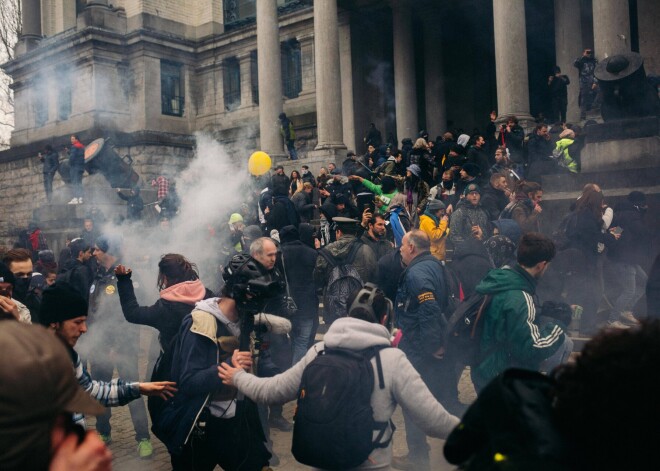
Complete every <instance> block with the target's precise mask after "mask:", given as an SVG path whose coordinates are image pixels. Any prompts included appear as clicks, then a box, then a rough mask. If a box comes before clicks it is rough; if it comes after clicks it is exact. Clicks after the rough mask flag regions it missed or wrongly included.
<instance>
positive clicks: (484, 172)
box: [467, 146, 490, 184]
mask: <svg viewBox="0 0 660 471" xmlns="http://www.w3.org/2000/svg"><path fill="white" fill-rule="evenodd" d="M467 161H468V162H472V163H473V164H476V165H478V166H479V171H480V172H481V177H480V180H481V182H482V184H486V183H487V182H488V177H490V164H489V163H488V155H487V154H486V152H485V151H484V148H483V147H481V148H479V147H476V146H472V147H470V148H469V149H468V153H467Z"/></svg>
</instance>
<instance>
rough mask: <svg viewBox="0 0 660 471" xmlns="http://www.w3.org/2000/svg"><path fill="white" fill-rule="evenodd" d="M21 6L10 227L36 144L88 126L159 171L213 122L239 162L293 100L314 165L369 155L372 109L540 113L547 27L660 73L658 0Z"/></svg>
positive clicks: (574, 44) (171, 166)
mask: <svg viewBox="0 0 660 471" xmlns="http://www.w3.org/2000/svg"><path fill="white" fill-rule="evenodd" d="M622 5H623V6H622ZM22 11H23V36H22V37H21V38H20V39H19V43H18V44H17V47H16V53H17V54H16V58H15V59H14V60H13V61H11V62H9V63H7V64H4V65H3V68H4V70H5V71H6V72H7V73H8V74H9V75H10V76H11V77H12V79H13V90H14V97H15V103H16V112H15V129H14V131H13V133H12V137H11V149H9V150H8V151H4V152H0V182H2V189H3V191H4V192H5V194H8V195H11V197H10V198H11V200H10V201H8V200H7V198H2V199H0V214H1V215H2V216H0V236H3V237H7V236H8V235H9V233H10V232H11V230H12V228H13V227H20V226H24V225H26V224H27V221H28V220H29V219H30V218H31V217H32V215H33V211H34V210H35V209H36V208H37V207H38V206H39V205H41V204H43V203H44V201H45V196H44V195H43V187H42V184H41V178H42V177H41V173H40V164H39V163H38V161H37V158H36V154H37V152H38V151H39V150H40V149H41V148H43V146H44V145H45V144H47V143H50V144H52V145H54V146H56V147H58V148H61V146H63V145H66V144H67V142H68V139H69V136H70V135H71V134H74V133H75V134H78V135H79V136H80V137H81V139H82V140H83V142H90V141H91V140H93V139H96V138H99V137H104V138H110V139H111V140H112V143H113V145H114V146H116V147H117V150H118V153H119V154H120V155H130V156H131V158H132V160H133V162H134V163H133V166H134V168H135V169H136V171H137V172H138V173H139V174H140V175H141V176H142V179H143V181H147V182H148V181H149V180H150V179H151V178H153V177H155V176H157V175H158V174H160V173H162V172H171V173H176V171H177V169H180V168H183V167H184V166H185V165H186V163H187V162H188V161H189V159H190V157H191V156H192V153H193V147H194V135H195V133H197V132H204V133H209V134H211V135H213V136H214V137H215V138H216V139H218V140H219V141H221V142H223V143H224V144H225V145H226V147H227V148H228V149H229V150H230V153H231V155H233V156H234V158H236V159H246V158H247V156H249V155H250V153H251V152H252V151H254V150H256V149H262V150H264V151H266V152H268V153H270V154H271V155H273V156H274V157H276V158H278V159H281V158H284V157H285V150H284V147H283V142H282V139H281V136H280V133H279V124H278V122H277V116H278V114H279V113H280V112H282V111H284V112H286V113H287V115H288V116H289V117H290V118H292V120H293V122H294V123H295V127H296V132H297V141H296V147H297V148H298V149H299V155H300V156H301V157H302V158H303V159H305V160H306V161H307V162H308V163H310V166H311V167H312V168H313V169H316V168H318V167H319V166H320V165H321V163H322V162H323V163H325V162H327V161H329V160H332V159H339V160H343V155H345V151H346V149H347V148H348V149H356V150H357V151H358V153H360V152H363V151H364V145H363V142H362V138H363V136H364V133H365V131H366V129H367V127H368V124H369V123H370V122H374V123H375V124H376V126H377V127H378V128H379V129H380V130H381V132H382V134H383V138H384V140H385V141H389V140H397V141H398V142H400V141H401V139H403V138H405V137H411V138H415V137H416V136H417V134H418V132H419V130H420V129H422V128H423V129H426V130H428V131H429V133H430V135H431V136H432V137H435V136H436V135H439V134H441V133H442V132H443V131H445V130H446V129H447V127H448V126H449V125H452V123H453V125H455V126H460V127H462V128H463V129H465V130H468V133H469V132H471V130H472V129H474V128H479V129H482V130H483V128H484V126H485V124H486V123H487V121H486V120H487V119H488V118H487V116H488V114H489V112H490V110H492V109H496V110H497V111H498V114H499V115H500V116H502V117H504V116H507V115H510V114H516V115H518V116H519V117H520V118H522V119H523V121H524V120H528V121H530V120H531V114H532V112H533V110H532V108H533V107H534V106H535V105H533V103H534V99H535V97H536V96H537V95H538V94H539V93H541V92H542V90H543V89H544V87H545V84H544V83H543V84H539V83H537V82H538V81H536V80H532V81H530V77H535V75H534V74H537V75H538V73H540V74H541V75H542V76H543V77H544V78H547V75H548V74H547V73H546V72H545V71H544V70H541V71H538V70H533V68H532V65H531V64H536V62H534V58H535V57H536V54H537V50H538V44H539V41H541V40H547V39H548V37H550V44H553V45H554V46H553V47H554V50H553V51H551V52H552V54H550V57H551V59H550V63H551V64H552V65H554V63H557V64H558V65H560V66H561V67H562V70H563V71H564V72H565V73H567V74H568V75H569V77H570V78H571V81H572V82H573V83H577V75H576V72H575V69H574V68H573V67H572V61H573V60H574V59H575V58H576V57H578V56H579V55H580V54H581V51H582V50H583V48H584V47H586V46H593V47H594V49H595V51H596V55H597V57H599V58H602V57H606V56H609V55H612V54H615V53H617V52H622V51H628V50H631V48H635V49H637V50H639V52H641V53H642V55H644V56H645V57H648V58H649V59H648V60H647V63H646V70H647V72H648V73H658V72H660V69H659V65H658V62H657V60H658V57H659V49H660V40H659V38H658V36H659V34H660V33H659V30H658V29H657V28H655V27H654V24H653V23H652V22H650V21H649V19H650V18H653V17H656V18H657V17H658V14H660V3H658V2H656V1H654V0H630V2H629V1H626V0H623V1H621V0H580V1H573V0H554V1H553V0H545V1H542V2H530V1H525V0H468V1H465V2H439V1H437V0H323V1H320V0H316V1H312V0H114V1H112V2H111V1H109V0H86V1H85V0H22ZM547 14H550V15H551V16H552V17H554V22H548V21H547V16H546V15H547ZM631 15H632V16H631ZM528 23H529V24H528ZM552 39H554V41H553V40H552ZM541 44H545V43H541ZM528 46H529V50H528ZM545 53H546V54H547V50H545ZM555 61H556V62H555ZM577 91H578V90H577V85H576V86H574V87H569V120H571V119H573V120H576V119H577V113H578V110H577ZM530 101H531V102H532V105H530ZM536 108H537V110H536V111H537V112H538V111H539V109H538V108H539V107H538V106H536ZM62 158H64V154H62ZM58 185H61V182H60V181H59V179H58V178H56V186H58Z"/></svg>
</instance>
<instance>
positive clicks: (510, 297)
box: [473, 265, 565, 389]
mask: <svg viewBox="0 0 660 471" xmlns="http://www.w3.org/2000/svg"><path fill="white" fill-rule="evenodd" d="M535 291H536V280H534V278H532V276H531V275H530V274H529V273H527V272H526V271H525V270H524V269H523V268H522V267H520V266H519V265H516V267H515V268H510V267H505V268H501V269H496V270H491V271H490V272H489V273H488V275H486V277H485V278H484V279H483V280H482V281H481V283H479V284H478V285H477V292H478V293H481V294H487V295H491V296H492V299H491V302H490V304H489V306H488V309H487V311H486V313H485V315H484V317H483V331H482V335H481V343H480V352H481V357H482V359H481V363H480V364H479V365H478V366H477V367H476V368H475V374H474V375H473V378H474V379H475V383H476V386H477V388H478V389H482V388H483V387H484V386H485V385H486V384H487V383H488V382H489V381H490V380H492V379H493V378H494V377H495V376H497V375H498V374H500V373H502V372H503V371H504V370H506V369H508V368H514V367H516V368H525V369H528V370H538V368H539V365H540V364H541V363H542V362H543V360H545V359H546V358H549V357H550V356H551V355H552V354H553V353H555V351H557V349H558V348H559V347H560V346H561V345H562V344H563V343H564V328H565V326H562V325H560V324H559V323H558V322H556V321H555V320H554V319H553V320H549V321H548V322H546V323H545V324H543V325H540V324H539V321H538V320H537V319H536V306H535V299H534V293H535Z"/></svg>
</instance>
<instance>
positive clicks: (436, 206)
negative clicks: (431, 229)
mask: <svg viewBox="0 0 660 471" xmlns="http://www.w3.org/2000/svg"><path fill="white" fill-rule="evenodd" d="M445 208H446V206H445V204H444V203H443V202H442V201H440V200H435V199H433V200H429V202H428V204H427V205H426V210H427V211H428V212H430V213H435V212H436V211H440V210H441V209H445Z"/></svg>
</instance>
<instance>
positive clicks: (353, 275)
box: [319, 239, 363, 325]
mask: <svg viewBox="0 0 660 471" xmlns="http://www.w3.org/2000/svg"><path fill="white" fill-rule="evenodd" d="M351 244H352V245H351V249H350V250H349V251H348V254H347V255H346V256H344V257H343V258H339V259H337V258H335V257H334V256H333V255H331V254H330V252H328V251H327V250H326V249H322V250H319V254H320V255H321V256H322V257H323V258H325V259H326V261H327V262H328V265H329V266H330V267H332V270H331V271H330V275H329V276H328V281H327V284H326V288H325V291H324V293H323V321H324V322H325V323H326V324H328V325H329V324H331V323H332V322H334V321H335V320H336V319H338V318H340V317H346V316H348V306H347V305H346V301H347V300H348V296H349V295H350V294H351V293H352V292H353V291H355V290H356V289H359V288H362V285H363V283H362V278H361V277H360V274H359V273H358V271H357V270H356V269H355V267H354V266H353V265H352V263H353V261H354V260H355V256H356V255H357V251H358V250H360V247H362V245H363V244H362V242H360V241H359V240H357V239H356V240H355V241H354V242H352V243H351Z"/></svg>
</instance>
